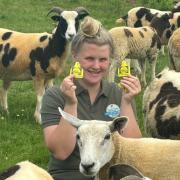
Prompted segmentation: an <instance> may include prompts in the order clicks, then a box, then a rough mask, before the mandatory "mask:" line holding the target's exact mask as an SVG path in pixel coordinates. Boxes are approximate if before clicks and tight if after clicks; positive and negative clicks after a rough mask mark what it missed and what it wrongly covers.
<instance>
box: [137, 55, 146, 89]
mask: <svg viewBox="0 0 180 180" xmlns="http://www.w3.org/2000/svg"><path fill="white" fill-rule="evenodd" d="M139 64H140V67H141V72H142V74H141V83H142V86H143V87H145V86H146V84H147V82H146V62H145V59H140V60H139Z"/></svg>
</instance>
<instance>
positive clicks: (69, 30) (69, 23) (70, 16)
mask: <svg viewBox="0 0 180 180" xmlns="http://www.w3.org/2000/svg"><path fill="white" fill-rule="evenodd" d="M50 13H56V14H57V15H54V16H52V17H51V19H52V20H53V21H55V22H56V23H57V27H56V28H55V29H54V30H53V34H55V33H57V34H61V36H63V37H64V38H66V39H67V40H72V38H73V37H74V36H75V35H76V33H77V31H78V28H79V23H80V20H82V19H83V18H84V17H86V16H88V15H89V12H88V11H87V10H86V9H85V8H83V7H78V8H76V9H75V10H72V11H67V10H63V9H62V8H60V7H53V8H52V9H51V10H50V11H49V12H48V15H49V14H50Z"/></svg>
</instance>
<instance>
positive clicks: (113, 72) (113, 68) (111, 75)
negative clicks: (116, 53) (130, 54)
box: [107, 61, 118, 82]
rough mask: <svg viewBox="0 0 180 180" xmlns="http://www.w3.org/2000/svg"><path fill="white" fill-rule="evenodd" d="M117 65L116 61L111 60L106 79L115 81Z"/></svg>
mask: <svg viewBox="0 0 180 180" xmlns="http://www.w3.org/2000/svg"><path fill="white" fill-rule="evenodd" d="M117 66H118V63H117V62H115V61H112V62H111V65H110V67H109V72H108V77H107V80H108V81H109V82H114V81H115V75H116V69H117Z"/></svg>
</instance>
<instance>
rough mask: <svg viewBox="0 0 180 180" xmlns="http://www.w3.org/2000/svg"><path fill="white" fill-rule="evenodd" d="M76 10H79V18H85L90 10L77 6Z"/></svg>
mask: <svg viewBox="0 0 180 180" xmlns="http://www.w3.org/2000/svg"><path fill="white" fill-rule="evenodd" d="M75 11H77V13H78V17H79V19H83V18H84V17H86V16H88V15H89V12H88V11H87V9H86V8H84V7H77V8H76V9H75Z"/></svg>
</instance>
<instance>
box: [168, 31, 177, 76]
mask: <svg viewBox="0 0 180 180" xmlns="http://www.w3.org/2000/svg"><path fill="white" fill-rule="evenodd" d="M168 53H169V59H170V63H171V66H172V68H173V69H174V70H175V71H178V72H180V28H178V29H177V30H175V31H174V32H173V34H172V36H171V38H170V39H169V43H168Z"/></svg>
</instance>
